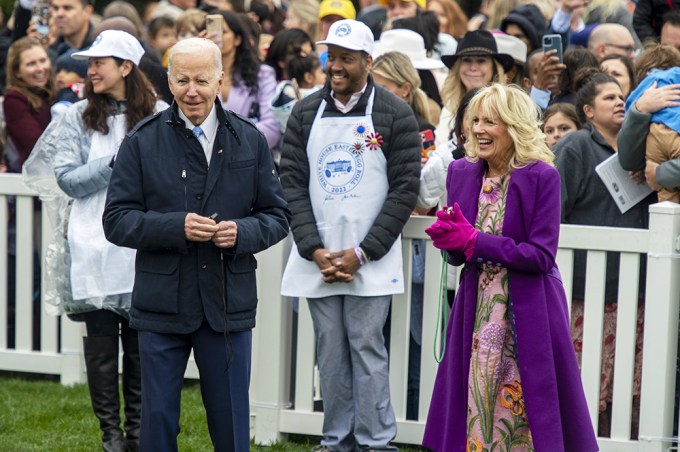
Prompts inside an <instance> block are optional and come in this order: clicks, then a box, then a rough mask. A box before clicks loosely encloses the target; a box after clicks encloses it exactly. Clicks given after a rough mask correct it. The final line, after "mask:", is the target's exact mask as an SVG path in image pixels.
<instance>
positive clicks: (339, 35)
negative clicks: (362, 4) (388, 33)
mask: <svg viewBox="0 0 680 452" xmlns="http://www.w3.org/2000/svg"><path fill="white" fill-rule="evenodd" d="M317 44H325V45H333V46H338V47H342V48H343V49H348V50H355V51H363V52H366V53H368V54H369V55H371V54H372V53H373V32H372V31H371V29H370V28H368V26H367V25H366V24H365V23H363V22H359V21H357V20H352V19H343V20H339V21H337V22H333V25H331V28H330V29H329V30H328V36H327V37H326V39H325V40H324V41H319V42H317Z"/></svg>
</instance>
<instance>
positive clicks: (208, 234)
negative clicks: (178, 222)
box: [184, 213, 238, 248]
mask: <svg viewBox="0 0 680 452" xmlns="http://www.w3.org/2000/svg"><path fill="white" fill-rule="evenodd" d="M184 235H185V237H186V238H187V240H191V241H192V242H207V241H208V240H212V242H213V243H214V244H215V246H216V247H218V248H232V247H234V246H235V245H236V239H237V238H238V226H237V225H236V223H235V222H234V221H220V222H219V223H215V220H213V219H212V218H208V217H204V216H201V215H198V214H197V213H188V214H187V216H186V217H185V218H184Z"/></svg>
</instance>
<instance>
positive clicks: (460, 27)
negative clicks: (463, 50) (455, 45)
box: [427, 0, 468, 39]
mask: <svg viewBox="0 0 680 452" xmlns="http://www.w3.org/2000/svg"><path fill="white" fill-rule="evenodd" d="M432 3H439V4H440V5H441V7H442V9H443V10H444V14H445V15H446V18H447V19H448V20H449V24H448V25H447V29H446V30H445V33H448V34H450V35H451V36H453V37H454V38H456V39H461V38H462V37H463V35H464V34H465V32H466V31H467V22H468V17H467V16H466V15H465V13H464V12H463V9H462V8H461V7H460V5H458V2H456V1H455V0H429V1H428V2H427V6H428V11H429V6H430V4H432Z"/></svg>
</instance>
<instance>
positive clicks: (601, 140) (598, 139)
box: [583, 122, 616, 152]
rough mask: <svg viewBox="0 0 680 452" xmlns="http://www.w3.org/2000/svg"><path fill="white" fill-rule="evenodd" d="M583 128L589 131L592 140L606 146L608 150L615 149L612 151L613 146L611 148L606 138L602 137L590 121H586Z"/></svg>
mask: <svg viewBox="0 0 680 452" xmlns="http://www.w3.org/2000/svg"><path fill="white" fill-rule="evenodd" d="M583 128H584V129H586V130H588V131H590V136H592V137H593V141H595V142H596V143H597V144H599V145H600V146H602V147H604V148H606V149H607V150H608V151H611V152H616V151H614V148H612V147H611V146H610V145H609V143H607V140H605V139H604V137H603V136H602V134H601V133H600V131H599V130H597V128H596V127H595V126H594V125H592V124H591V123H590V122H586V124H585V125H584V126H583Z"/></svg>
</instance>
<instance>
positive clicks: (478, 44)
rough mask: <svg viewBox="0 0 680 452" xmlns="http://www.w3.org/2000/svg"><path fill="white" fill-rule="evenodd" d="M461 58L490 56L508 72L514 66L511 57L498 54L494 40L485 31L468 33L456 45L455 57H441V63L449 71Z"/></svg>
mask: <svg viewBox="0 0 680 452" xmlns="http://www.w3.org/2000/svg"><path fill="white" fill-rule="evenodd" d="M463 56H490V57H491V58H493V59H495V60H496V61H498V62H499V63H501V66H503V69H504V70H506V71H509V70H510V69H512V67H513V66H514V65H515V60H514V59H513V58H512V56H510V55H507V54H505V53H498V47H497V46H496V40H495V39H494V38H493V35H492V34H491V33H490V32H488V31H486V30H475V31H468V32H466V33H465V36H463V39H461V40H460V42H459V43H458V49H457V50H456V54H455V55H443V56H442V61H443V62H444V64H445V65H446V66H447V67H448V68H449V69H450V68H451V67H452V66H453V65H454V64H455V63H456V61H457V60H458V58H460V57H463Z"/></svg>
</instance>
